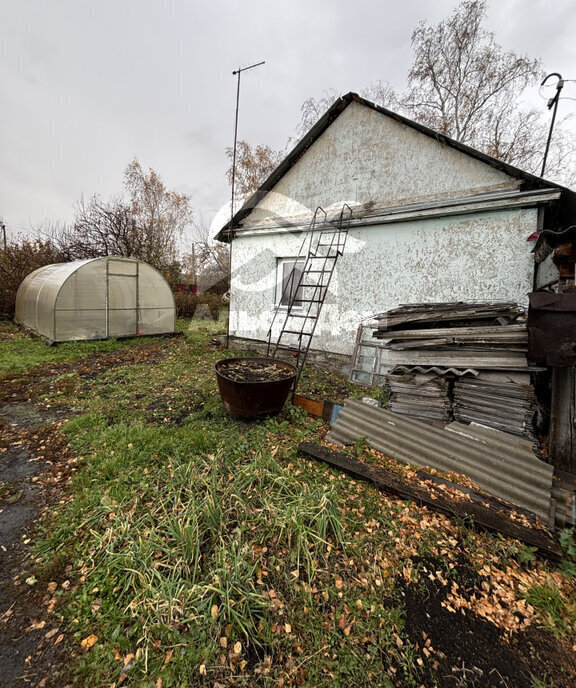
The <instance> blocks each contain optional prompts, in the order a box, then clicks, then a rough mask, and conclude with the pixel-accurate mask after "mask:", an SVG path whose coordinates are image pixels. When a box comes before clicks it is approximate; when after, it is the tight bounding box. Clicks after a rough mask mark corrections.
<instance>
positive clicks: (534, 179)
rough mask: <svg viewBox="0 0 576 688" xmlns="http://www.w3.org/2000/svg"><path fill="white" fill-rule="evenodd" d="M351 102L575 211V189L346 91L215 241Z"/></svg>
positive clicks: (236, 224) (227, 237)
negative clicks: (549, 192) (556, 193)
mask: <svg viewBox="0 0 576 688" xmlns="http://www.w3.org/2000/svg"><path fill="white" fill-rule="evenodd" d="M351 103H359V104H360V105H364V106H365V107H368V108H370V109H372V110H375V111H376V112H379V113H381V114H383V115H386V116H387V117H390V118H392V119H394V120H396V121H397V122H399V123H401V124H403V125H405V126H407V127H411V128H412V129H415V130H416V131H419V132H420V133H422V134H425V135H426V136H429V137H430V138H433V139H434V140H436V141H439V142H440V143H442V144H444V145H446V146H449V147H451V148H454V149H456V150H458V151H460V152H461V153H464V154H465V155H468V156H470V157H472V158H475V159H477V160H480V161H481V162H483V163H485V164H487V165H489V166H490V167H493V168H494V169H496V170H499V171H501V172H504V173H506V174H508V175H509V176H510V177H512V178H515V179H519V180H521V181H522V182H524V188H525V189H526V190H528V189H542V188H553V189H560V190H562V191H563V192H565V197H566V198H567V199H568V200H569V202H570V206H571V210H572V211H573V212H576V192H574V191H571V190H570V189H567V188H566V187H564V186H562V185H560V184H556V183H555V182H551V181H549V180H547V179H544V178H542V177H538V176H536V175H533V174H530V173H529V172H525V171H524V170H521V169H520V168H518V167H515V166H514V165H510V164H508V163H506V162H503V161H502V160H499V159H498V158H494V157H492V156H491V155H487V154H486V153H482V152H481V151H479V150H476V149H475V148H472V147H471V146H468V145H466V144H465V143H461V142H460V141H456V140H455V139H452V138H450V137H449V136H446V135H445V134H441V133H440V132H438V131H435V130H434V129H430V128H429V127H427V126H424V125H423V124H419V123H418V122H415V121H414V120H411V119H408V118H407V117H404V116H403V115H399V114H398V113H397V112H393V111H392V110H388V109H387V108H385V107H382V106H380V105H376V103H373V102H371V101H369V100H366V99H365V98H362V97H361V96H359V95H358V94H357V93H354V92H352V91H351V92H350V93H347V94H346V95H344V96H341V97H340V98H338V99H337V100H336V101H335V102H334V103H333V105H332V106H331V107H330V108H329V109H328V110H327V111H326V112H325V113H324V115H323V116H322V117H321V118H320V119H319V120H318V121H317V122H316V124H315V125H314V126H313V127H312V128H311V129H310V130H309V131H308V133H306V134H305V135H304V136H303V137H302V139H301V140H300V141H299V142H298V143H297V144H296V146H295V147H294V148H293V149H292V150H291V151H290V153H288V155H287V156H286V157H285V158H284V160H283V161H282V162H281V163H280V164H279V165H278V167H276V169H275V170H274V171H273V172H272V173H271V174H270V176H269V177H268V178H267V179H266V180H265V181H264V182H263V183H262V184H261V185H260V187H259V188H258V189H257V190H256V191H255V192H254V194H253V195H252V196H251V197H250V198H249V199H248V200H247V201H246V202H245V203H244V205H243V206H242V207H241V208H240V209H239V210H238V211H237V212H236V213H235V214H234V216H233V218H232V219H231V220H229V221H228V222H227V223H226V224H225V225H224V226H223V227H222V229H221V230H220V231H219V232H218V234H217V235H216V237H215V238H216V239H218V240H219V241H229V240H230V235H231V233H232V232H233V230H234V229H236V228H238V227H240V226H241V225H240V223H241V222H242V220H243V219H244V218H245V217H246V216H247V215H249V214H250V213H251V212H252V210H253V209H254V208H255V207H256V206H257V205H258V203H259V202H260V201H261V200H262V199H263V198H264V197H265V196H266V194H267V193H268V192H269V191H271V190H272V189H273V188H274V186H276V184H277V183H278V182H279V181H280V179H282V177H284V175H285V174H286V173H287V172H288V171H289V170H290V169H291V168H292V167H293V166H294V165H295V164H296V163H297V162H298V161H299V160H300V158H301V157H302V156H303V155H304V153H305V152H306V151H307V150H308V149H309V148H310V147H311V146H312V145H313V144H314V142H315V141H316V140H317V139H318V138H319V137H320V136H321V135H322V134H323V133H324V132H325V131H326V129H328V127H329V126H330V125H331V124H332V123H333V122H334V120H335V119H337V118H338V117H339V116H340V115H341V114H342V113H343V112H344V110H345V109H346V108H347V107H348V106H349V105H350V104H351Z"/></svg>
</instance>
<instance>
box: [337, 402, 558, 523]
mask: <svg viewBox="0 0 576 688" xmlns="http://www.w3.org/2000/svg"><path fill="white" fill-rule="evenodd" d="M361 437H366V440H367V441H368V443H369V444H370V445H371V446H372V447H374V448H375V449H377V450H378V451H381V452H382V453H383V454H386V455H387V456H390V457H392V458H395V459H397V460H399V461H402V462H404V463H411V464H416V465H418V466H430V467H432V468H436V469H438V470H442V471H454V472H456V473H461V474H464V475H467V476H468V477H469V478H470V479H471V480H473V481H474V482H475V483H476V484H477V485H478V486H479V487H480V488H482V489H483V490H485V491H486V492H489V493H490V494H493V495H495V496H496V497H499V498H501V499H504V500H506V501H508V502H511V503H512V504H517V505H518V506H521V507H523V508H525V509H528V510H529V511H532V512H533V513H534V514H536V515H537V516H539V517H540V518H541V519H542V520H543V521H544V522H545V523H548V522H549V518H550V514H551V511H552V503H551V492H552V475H553V467H552V466H551V465H549V464H547V463H544V462H543V461H540V459H538V458H537V457H536V456H535V455H534V452H533V451H532V443H531V442H528V441H526V440H524V439H522V438H520V437H515V436H512V435H508V434H507V433H503V432H500V431H498V430H493V429H491V428H485V427H479V426H474V425H472V426H468V425H463V424H462V423H451V424H450V425H448V426H447V427H446V428H445V429H443V430H442V429H438V428H434V427H431V426H429V425H426V424H424V423H421V422H418V421H414V420H411V419H409V418H406V417H405V416H401V415H398V414H394V413H392V412H390V411H386V410H385V409H381V408H374V407H372V406H368V405H367V404H363V403H362V402H360V401H357V400H355V399H348V400H347V401H346V404H345V406H344V408H343V409H342V410H341V411H340V413H339V415H338V418H337V420H336V421H335V423H334V425H333V426H332V429H331V431H330V433H329V434H328V436H327V440H328V441H329V442H334V443H336V444H349V443H350V442H354V441H355V440H358V439H360V438H361Z"/></svg>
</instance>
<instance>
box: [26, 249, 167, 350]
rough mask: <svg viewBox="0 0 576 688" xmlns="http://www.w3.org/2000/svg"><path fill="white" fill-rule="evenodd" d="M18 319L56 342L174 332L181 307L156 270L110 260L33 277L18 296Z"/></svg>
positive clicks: (51, 268) (53, 268) (54, 268)
mask: <svg viewBox="0 0 576 688" xmlns="http://www.w3.org/2000/svg"><path fill="white" fill-rule="evenodd" d="M15 320H16V322H17V323H19V324H20V325H22V326H23V327H26V328H28V329H30V330H32V331H34V332H35V333H36V334H39V335H40V336H42V337H45V338H46V339H47V340H49V341H51V342H66V341H73V340H83V339H108V338H110V337H136V336H142V335H155V334H168V333H171V332H174V331H175V328H176V305H175V302H174V296H173V294H172V290H171V289H170V286H169V284H168V282H166V280H165V279H164V277H163V276H162V275H161V274H160V273H159V272H158V271H157V270H155V269H154V268H153V267H151V266H150V265H148V264H147V263H143V262H142V261H140V260H136V259H134V258H122V257H117V256H108V257H105V258H91V259H89V260H77V261H73V262H71V263H57V264H54V265H45V266H44V267H41V268H39V269H38V270H35V271H34V272H32V273H30V274H29V275H28V276H27V277H26V278H25V279H24V281H23V282H22V284H21V285H20V288H19V289H18V293H17V295H16V315H15Z"/></svg>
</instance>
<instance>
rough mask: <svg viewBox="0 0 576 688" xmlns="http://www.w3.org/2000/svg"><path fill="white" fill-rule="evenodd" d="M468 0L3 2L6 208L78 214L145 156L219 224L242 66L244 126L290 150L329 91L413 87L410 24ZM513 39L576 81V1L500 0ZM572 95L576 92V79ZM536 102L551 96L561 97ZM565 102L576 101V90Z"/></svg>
mask: <svg viewBox="0 0 576 688" xmlns="http://www.w3.org/2000/svg"><path fill="white" fill-rule="evenodd" d="M457 5H458V2H457V1H456V0H404V1H403V2H387V1H386V0H379V1H378V0H371V1H368V0H356V1H355V2H352V1H351V0H348V1H347V2H345V1H343V0H284V2H283V3H279V2H273V1H272V0H243V1H242V2H240V1H236V0H210V2H203V1H202V0H49V1H46V0H44V1H43V0H0V9H1V14H0V17H1V26H2V30H1V32H0V108H1V110H0V113H1V114H0V218H3V219H4V221H5V223H6V226H7V227H8V229H9V230H10V231H12V232H14V231H17V230H29V228H30V227H31V226H37V225H39V224H41V223H43V222H57V221H58V222H68V221H70V220H71V219H72V217H73V204H74V202H75V201H76V200H77V199H79V198H80V197H81V196H82V195H84V196H91V195H92V194H94V193H99V194H102V195H103V196H105V197H106V196H109V195H111V194H115V193H118V192H120V191H121V190H122V175H123V171H124V169H125V167H126V165H127V164H128V163H129V162H130V161H131V160H132V159H133V158H134V157H136V158H137V159H138V160H139V161H140V163H141V164H142V166H143V167H145V168H148V167H152V168H154V169H155V170H156V171H157V172H158V173H159V174H160V175H161V176H162V178H163V179H164V181H165V183H166V184H167V186H168V187H169V188H171V189H175V190H177V191H179V192H184V193H188V194H190V195H191V196H192V204H193V206H194V208H195V209H196V214H197V215H198V214H202V216H203V217H204V218H205V221H206V222H207V223H208V224H209V223H210V221H211V220H212V218H213V216H214V214H215V213H216V211H217V210H218V209H219V208H220V207H221V206H222V205H223V204H224V203H225V202H226V201H227V199H228V198H229V187H228V183H227V181H226V178H225V171H226V168H227V159H226V157H225V153H224V150H225V148H226V146H230V145H231V144H232V140H233V129H234V107H235V97H236V81H235V77H233V76H232V70H233V69H235V68H237V67H238V66H248V65H250V64H252V63H255V62H260V61H261V60H265V61H266V64H265V65H264V66H262V67H259V68H258V69H255V70H253V71H251V72H247V73H246V74H245V75H243V77H242V89H241V98H240V122H239V137H240V138H243V139H246V140H248V141H249V142H250V143H252V144H257V143H265V144H268V145H270V146H271V147H272V148H277V149H282V148H284V146H285V145H286V141H287V139H288V137H289V136H291V135H293V133H294V129H295V127H296V125H297V124H298V121H299V118H300V106H301V104H302V102H303V101H304V100H305V99H306V98H308V97H309V96H312V95H318V96H319V95H321V94H322V91H324V90H325V89H335V90H336V91H337V92H339V93H346V92H348V91H360V90H362V89H363V88H364V87H365V86H366V85H368V84H369V83H370V82H372V81H376V80H378V79H381V80H383V81H389V82H390V83H392V85H393V86H395V87H396V88H397V89H401V88H402V87H403V86H404V84H405V78H406V72H407V70H408V68H409V66H410V63H411V60H412V53H411V47H410V36H411V33H412V30H413V29H414V27H415V26H416V24H417V22H418V21H420V20H426V21H428V22H431V23H437V22H438V21H439V20H441V19H443V18H445V17H447V16H449V14H450V13H451V12H452V10H453V9H454V8H455V7H456V6H457ZM486 26H487V28H489V29H490V30H492V31H494V33H495V35H496V40H497V42H498V43H500V44H501V45H502V46H503V47H504V48H506V49H509V50H515V51H516V52H519V53H522V54H528V55H529V56H531V57H541V58H542V59H543V62H544V68H545V70H546V71H548V72H552V71H555V72H560V73H561V74H562V75H563V77H564V78H565V79H576V41H575V40H574V35H575V34H576V2H574V0H555V1H554V2H550V1H549V0H499V1H498V0H492V2H490V3H489V9H488V18H487V21H486ZM564 94H565V95H566V96H570V97H572V98H576V84H574V83H569V84H567V86H566V88H565V89H564ZM533 95H534V99H535V101H536V102H538V103H540V104H541V105H542V107H543V108H545V101H544V100H538V94H537V93H535V94H533ZM559 112H560V114H568V113H569V112H576V100H563V101H562V102H561V103H560V111H559Z"/></svg>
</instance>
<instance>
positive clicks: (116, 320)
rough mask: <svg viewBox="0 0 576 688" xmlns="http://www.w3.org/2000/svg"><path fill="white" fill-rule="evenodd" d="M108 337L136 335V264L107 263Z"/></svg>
mask: <svg viewBox="0 0 576 688" xmlns="http://www.w3.org/2000/svg"><path fill="white" fill-rule="evenodd" d="M107 274H108V299H107V305H108V307H107V312H108V336H109V337H132V336H135V335H137V334H138V263H135V262H128V261H126V262H121V261H119V260H114V262H111V261H109V262H108V270H107Z"/></svg>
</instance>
